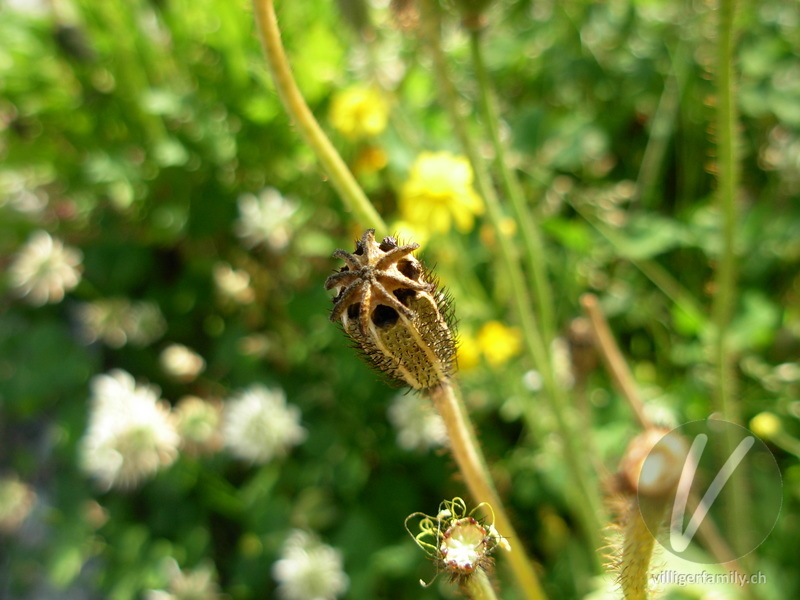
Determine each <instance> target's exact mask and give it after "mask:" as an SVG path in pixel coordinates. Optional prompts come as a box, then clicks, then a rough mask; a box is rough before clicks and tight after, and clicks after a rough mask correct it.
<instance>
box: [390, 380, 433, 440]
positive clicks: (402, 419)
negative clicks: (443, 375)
mask: <svg viewBox="0 0 800 600" xmlns="http://www.w3.org/2000/svg"><path fill="white" fill-rule="evenodd" d="M387 412H388V417H389V422H390V423H391V424H392V425H393V426H394V428H395V430H396V436H397V445H398V446H400V447H401V448H403V449H404V450H430V449H432V448H439V447H442V446H445V445H446V444H447V428H446V427H445V424H444V421H443V420H442V417H441V416H439V415H438V414H437V413H436V412H435V411H434V410H433V408H432V407H431V405H430V403H429V402H427V401H426V399H425V398H423V397H422V396H420V395H419V394H415V393H400V394H397V395H396V396H395V397H394V398H393V399H392V402H391V404H390V405H389V409H388V411H387Z"/></svg>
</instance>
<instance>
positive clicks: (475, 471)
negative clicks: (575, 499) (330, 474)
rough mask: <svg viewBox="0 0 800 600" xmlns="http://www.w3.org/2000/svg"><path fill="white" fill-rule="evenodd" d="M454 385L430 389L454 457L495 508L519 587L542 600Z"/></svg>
mask: <svg viewBox="0 0 800 600" xmlns="http://www.w3.org/2000/svg"><path fill="white" fill-rule="evenodd" d="M453 386H454V384H453V383H452V381H451V380H449V379H446V380H444V381H443V382H442V383H441V384H439V385H438V386H437V387H434V388H432V389H430V390H429V392H428V393H429V394H430V397H431V400H432V401H433V403H434V405H435V407H436V410H437V412H438V413H439V414H440V415H441V417H442V419H443V420H444V422H445V425H446V427H447V435H448V438H449V441H450V451H451V452H452V453H453V458H455V460H456V463H457V464H458V468H459V471H460V472H461V475H462V476H463V477H464V481H465V482H466V484H467V488H468V489H469V492H470V494H471V495H472V499H473V500H474V501H475V502H476V503H480V502H487V503H488V504H489V505H491V507H492V509H493V510H494V525H495V527H496V528H497V531H498V532H499V533H500V535H502V536H504V537H505V538H506V539H507V540H508V543H509V544H510V545H511V553H510V556H509V558H510V562H511V568H512V570H513V571H514V575H515V576H516V578H517V581H518V583H519V586H520V588H521V589H522V590H523V592H524V593H525V598H527V599H528V600H543V599H544V598H545V595H544V592H543V591H542V586H541V584H540V583H539V578H538V577H537V576H536V571H534V569H533V563H532V562H531V560H530V558H528V555H527V554H526V552H525V548H524V546H523V545H522V541H521V540H520V538H519V536H518V535H517V533H516V531H515V530H514V527H513V526H512V524H511V520H510V519H509V518H508V515H507V514H506V510H505V508H504V506H503V504H502V502H501V501H500V496H499V495H498V494H497V490H496V489H495V487H494V483H493V482H492V479H491V476H490V475H489V469H488V467H487V466H486V460H485V459H484V457H483V453H482V452H481V449H480V447H479V446H478V440H477V438H476V437H475V430H474V429H473V427H472V423H471V422H470V420H469V417H468V416H467V411H466V408H465V407H464V403H463V402H462V401H461V398H459V397H458V395H457V393H456V390H455V388H454V387H453Z"/></svg>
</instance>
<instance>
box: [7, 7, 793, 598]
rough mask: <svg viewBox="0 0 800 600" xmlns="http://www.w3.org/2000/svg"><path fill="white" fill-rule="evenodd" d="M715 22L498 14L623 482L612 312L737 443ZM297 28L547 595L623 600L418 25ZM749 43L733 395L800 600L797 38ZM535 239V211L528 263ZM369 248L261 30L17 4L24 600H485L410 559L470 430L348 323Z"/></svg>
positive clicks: (599, 13) (770, 590)
mask: <svg viewBox="0 0 800 600" xmlns="http://www.w3.org/2000/svg"><path fill="white" fill-rule="evenodd" d="M714 8H715V7H714V5H713V3H712V2H704V1H696V2H673V1H668V0H608V1H606V2H602V3H596V2H588V1H585V0H568V1H566V2H554V1H552V0H535V1H528V0H519V1H516V2H511V1H505V0H497V1H496V2H494V3H493V4H491V6H489V7H488V9H487V12H486V13H485V16H486V22H487V24H486V29H485V32H484V36H485V40H486V45H485V52H486V62H487V67H488V70H489V72H490V75H491V78H492V80H493V84H494V86H495V93H496V95H497V98H498V100H499V110H500V113H501V115H502V121H501V123H500V136H501V139H502V140H503V141H504V143H505V144H506V145H507V147H508V153H507V154H508V155H507V160H508V163H509V164H510V165H511V167H512V168H513V170H514V171H515V172H516V174H518V175H519V177H520V180H521V184H522V188H523V192H524V197H525V199H526V202H527V203H528V205H529V207H530V210H531V211H532V212H533V214H534V216H535V218H536V221H537V222H538V223H539V226H540V228H541V231H542V232H543V238H544V244H545V257H546V263H547V264H546V268H547V272H548V273H549V279H550V283H551V285H552V288H553V294H554V298H555V307H556V311H555V317H554V319H555V321H554V325H555V331H556V333H557V335H556V336H555V337H554V339H553V340H552V343H550V346H549V347H550V351H551V356H552V359H553V362H554V365H555V367H554V368H555V369H556V372H557V375H558V381H559V385H561V386H563V387H564V388H567V389H569V390H570V397H571V398H572V400H573V405H572V408H573V410H574V412H575V414H576V415H577V417H576V418H579V419H581V421H580V422H581V423H582V424H583V426H582V427H581V432H582V435H583V436H585V439H586V443H587V444H588V445H590V447H591V449H592V456H593V458H594V459H595V461H596V467H597V469H596V474H597V480H598V482H599V483H600V484H602V482H603V481H604V480H606V478H607V477H608V476H609V474H610V473H613V472H614V471H615V470H616V465H617V463H618V461H619V458H620V456H621V454H622V452H623V450H624V448H625V446H626V445H627V443H628V441H629V440H630V439H631V438H632V437H633V436H634V435H635V434H636V433H637V425H636V422H635V421H634V419H633V416H632V414H631V412H630V409H629V407H628V406H627V405H626V404H625V403H624V402H623V401H622V399H621V397H620V395H619V394H618V393H617V392H616V391H615V390H614V388H613V386H612V385H611V383H610V379H609V378H608V376H607V375H606V374H605V372H604V371H603V370H602V367H601V365H600V364H599V362H598V359H597V356H596V355H595V354H594V352H593V350H592V344H591V337H590V336H589V337H588V339H587V329H586V323H585V321H582V320H581V319H580V317H581V309H580V305H579V302H578V299H579V297H580V296H581V294H583V293H585V292H592V293H594V294H596V295H597V296H598V297H599V299H600V301H601V305H602V307H603V309H604V311H605V313H606V315H607V317H608V319H609V321H610V323H611V327H612V330H613V332H614V335H615V337H616V338H617V340H618V342H619V344H620V346H621V348H622V351H623V354H624V355H625V356H626V358H627V360H628V361H629V364H630V366H631V368H632V369H633V372H634V375H635V378H636V380H637V382H638V384H639V386H640V388H641V393H642V396H643V397H644V399H645V402H646V406H647V410H648V411H650V414H651V416H652V418H653V419H655V420H657V421H658V422H659V423H662V424H664V425H666V426H675V425H678V424H680V423H683V422H686V421H690V420H694V419H703V418H706V417H707V416H708V415H709V414H710V413H711V412H712V410H713V409H712V404H711V401H710V397H711V390H712V388H713V387H714V385H715V380H714V375H713V369H712V366H711V363H710V360H711V359H710V357H709V353H708V339H709V324H708V313H709V307H710V303H711V294H712V293H713V291H714V290H713V284H712V283H713V273H714V266H715V260H716V258H717V256H718V254H719V251H720V247H721V236H720V227H719V219H718V216H719V215H718V214H717V210H716V207H715V204H714V198H713V194H714V190H715V180H714V170H715V165H714V152H715V146H714V140H715V136H714V131H713V127H712V126H711V123H713V120H714V104H715V90H714V86H713V81H712V76H711V74H710V69H711V67H712V66H713V62H714V56H715V45H714V44H715V29H714V27H715V10H714ZM277 10H278V13H279V17H280V24H281V28H282V30H283V39H284V43H285V45H286V47H287V50H288V53H289V56H290V61H291V63H292V65H293V68H294V73H295V76H296V78H297V81H298V84H299V86H300V88H301V89H302V91H303V93H304V95H305V97H306V99H307V101H308V103H309V105H310V106H311V108H312V110H313V112H314V113H315V115H316V116H317V118H318V119H319V121H320V122H321V124H322V126H323V128H324V129H325V130H326V131H327V132H328V133H329V135H330V136H331V138H332V140H333V141H334V144H335V145H336V146H337V148H338V149H339V150H340V152H341V153H342V155H343V156H344V158H345V160H346V161H347V163H348V164H349V165H350V167H351V169H352V170H353V171H354V173H355V175H356V177H357V178H358V180H359V181H360V182H361V184H362V185H363V186H364V189H365V190H366V192H367V194H368V196H369V197H370V199H371V200H372V202H373V203H374V205H375V206H376V208H377V209H378V211H379V212H380V214H381V215H382V216H383V217H384V218H385V219H386V221H387V222H388V223H389V225H390V227H391V228H392V229H391V230H390V231H379V232H378V233H377V236H378V237H379V238H380V237H382V236H384V235H390V234H397V235H398V237H400V238H402V239H406V240H408V239H413V240H415V241H417V242H419V243H421V244H422V251H421V256H422V257H423V259H424V260H425V261H426V263H427V264H428V265H431V266H433V265H436V273H437V275H438V277H439V279H440V280H441V283H442V284H443V285H444V286H446V287H447V288H448V290H449V292H450V294H451V295H452V297H453V299H454V303H455V309H456V317H457V319H458V322H459V323H458V327H459V338H460V349H459V366H460V375H459V380H460V382H461V386H462V388H463V394H464V398H465V401H466V402H467V404H468V406H469V408H470V410H471V414H472V417H473V420H474V422H475V424H476V427H477V429H478V432H479V435H480V438H481V441H482V443H483V445H484V449H485V452H486V455H487V457H488V459H489V462H490V463H491V467H492V471H493V473H494V475H495V478H496V480H497V482H498V487H499V489H500V492H501V495H502V496H503V497H504V498H506V499H507V501H508V504H509V507H510V510H511V512H512V514H513V515H514V516H515V521H516V523H517V525H518V528H519V532H520V534H521V535H522V536H523V537H524V538H525V539H526V541H527V543H528V549H529V551H530V553H531V554H532V556H533V557H534V558H535V559H536V560H537V561H538V562H539V563H540V564H541V567H542V569H541V572H542V579H543V582H544V586H545V589H546V590H547V592H548V594H549V595H550V597H552V598H584V597H587V596H589V595H592V597H596V598H601V597H603V598H604V597H615V595H614V594H613V593H612V594H611V595H609V596H606V595H605V594H606V590H607V589H612V590H613V576H610V577H609V576H606V577H603V576H602V571H601V570H600V569H599V568H598V567H597V563H596V561H595V552H594V548H592V547H591V544H590V543H589V541H588V540H587V538H586V537H585V536H584V534H583V533H582V532H581V530H580V528H579V527H578V526H577V525H576V522H575V515H574V506H572V505H571V503H572V502H573V499H574V494H573V493H572V491H571V490H570V481H569V479H568V477H566V475H565V470H564V464H563V456H562V452H561V449H560V448H561V447H560V443H561V441H562V440H559V439H558V435H557V434H556V433H555V431H556V430H555V428H554V424H553V416H552V415H551V414H550V413H549V411H548V410H547V404H546V403H544V402H543V401H542V398H541V394H542V377H541V374H540V373H538V372H537V371H536V370H534V369H533V365H532V364H531V363H530V361H529V360H528V359H527V358H526V357H525V356H524V355H523V350H522V342H521V334H520V331H519V329H518V328H517V326H516V321H515V316H514V314H513V311H512V310H511V309H510V307H511V302H510V300H509V295H510V290H509V284H508V281H507V280H506V278H505V277H504V273H503V271H502V270H501V269H500V267H499V266H498V265H497V262H496V255H497V236H498V230H497V229H496V228H493V227H491V226H490V225H489V223H488V221H487V219H486V216H485V210H484V207H483V203H482V200H481V198H480V197H479V196H478V195H477V194H476V192H475V191H474V189H473V188H472V173H471V170H470V168H469V165H468V164H467V163H466V161H465V160H464V158H463V157H462V155H461V154H462V151H461V149H460V147H459V144H458V140H457V139H456V138H455V136H454V135H453V132H452V129H451V126H450V121H449V120H448V117H447V115H446V114H445V113H444V112H443V110H442V109H441V107H440V104H439V100H438V96H437V79H436V77H435V76H434V75H433V74H432V71H431V61H430V59H429V57H428V54H427V52H426V48H425V44H424V43H423V42H421V41H420V31H421V27H420V24H419V20H420V15H419V11H418V10H417V6H416V4H415V3H414V2H412V1H411V0H406V1H394V2H391V3H390V2H389V1H388V0H371V1H366V0H363V1H362V0H340V1H339V2H328V1H327V0H306V1H304V2H292V3H287V2H279V3H278V6H277ZM443 10H444V16H443V34H442V35H443V45H444V49H445V51H446V53H447V56H448V58H449V61H450V66H451V69H452V73H453V77H454V80H455V82H456V85H457V86H458V87H459V89H460V90H461V91H462V95H461V96H460V100H461V101H462V102H463V105H464V106H463V107H464V110H465V111H467V112H471V111H474V109H473V108H471V107H472V106H473V104H474V102H475V100H476V98H477V95H478V93H479V90H478V84H477V83H476V79H475V74H474V72H473V70H472V67H471V64H470V62H469V60H468V57H469V45H468V36H467V34H466V33H465V31H464V29H463V28H462V26H461V24H460V17H459V14H458V7H457V6H456V5H455V4H452V5H451V3H449V2H445V3H444V4H443ZM737 23H741V24H743V25H744V24H746V27H744V28H743V29H742V30H741V32H740V36H739V40H738V44H737V50H736V64H735V68H736V72H737V78H738V83H737V91H736V98H737V101H738V108H739V110H740V112H741V115H740V117H741V126H740V128H739V131H738V133H739V146H740V152H741V157H742V169H741V189H740V194H739V202H738V206H737V210H738V215H739V221H738V232H737V243H738V247H737V251H738V253H739V256H740V260H739V263H738V269H739V273H738V290H737V295H736V298H735V299H734V304H735V316H734V318H733V321H732V325H731V329H730V335H731V340H732V344H733V349H734V354H735V376H736V379H737V383H736V392H735V397H736V401H737V402H738V404H739V408H740V412H741V415H742V418H743V422H744V424H748V423H751V426H752V428H753V430H754V431H755V432H756V433H757V434H758V435H759V436H760V437H762V438H763V439H764V440H765V441H767V443H768V444H769V446H770V449H771V450H772V451H773V452H774V454H775V457H776V460H777V462H778V465H779V467H780V469H781V472H782V475H783V482H784V486H783V499H782V501H783V506H782V510H781V514H780V516H779V519H778V524H777V526H776V527H775V529H774V530H773V532H772V534H771V535H770V536H769V537H768V538H767V540H766V541H765V542H764V544H762V545H761V547H760V548H759V549H758V552H757V558H754V562H753V563H752V566H753V569H758V570H760V571H761V572H763V573H765V575H766V578H767V583H766V584H764V585H760V586H758V588H757V589H756V591H755V592H754V593H756V594H757V596H756V597H761V598H787V597H792V596H793V595H795V594H797V593H798V589H800V585H799V582H798V577H799V574H798V571H797V569H796V548H797V539H798V537H800V519H798V516H799V513H798V503H799V502H800V466H798V464H797V460H798V456H799V455H800V439H798V436H800V423H798V419H799V418H800V397H799V392H800V364H799V363H798V356H799V355H798V350H800V272H798V268H797V267H798V259H799V258H800V204H798V195H799V194H800V187H799V186H800V5H798V4H797V3H796V2H785V1H782V0H768V1H765V2H759V3H747V4H743V5H742V6H741V7H740V11H739V18H738V21H737ZM474 120H475V122H476V123H477V122H478V121H479V119H478V118H477V117H475V118H474ZM481 151H482V152H483V154H484V155H485V157H486V158H487V161H488V162H487V164H490V162H491V156H492V150H491V148H490V147H489V146H485V145H482V146H481ZM420 206H428V207H430V208H429V210H420V208H419V207H420ZM517 229H518V227H517V223H516V222H515V220H514V219H513V218H512V217H511V216H510V213H509V216H507V217H506V219H505V220H504V221H503V227H502V228H501V229H500V232H499V235H505V236H510V237H511V238H512V239H514V240H518V236H519V232H518V231H517ZM362 231H363V228H362V227H360V226H359V225H358V224H357V223H355V221H354V219H353V217H352V215H351V214H350V213H349V212H348V211H346V210H345V209H344V207H343V204H342V202H341V201H340V200H339V199H338V198H337V197H336V195H335V193H334V192H333V190H332V188H331V186H330V185H329V183H327V182H326V178H325V177H324V176H323V174H322V172H321V170H320V168H319V167H318V165H317V163H316V160H315V158H314V156H313V154H312V153H311V151H310V150H309V149H308V148H307V147H306V146H305V145H304V144H303V143H302V141H301V140H300V138H299V135H298V133H297V131H296V130H295V129H294V128H293V126H292V124H291V123H290V121H289V119H288V118H287V116H286V115H285V113H284V111H283V109H282V107H281V104H280V102H279V100H278V98H277V96H276V93H275V91H274V88H273V86H272V83H271V81H270V77H269V74H268V72H267V70H266V67H265V63H264V60H263V57H262V54H261V50H260V47H259V44H258V39H257V36H256V35H255V31H254V24H253V14H252V7H251V5H250V3H249V2H247V1H245V0H194V1H191V2H190V1H188V0H102V1H92V0H49V1H47V0H4V1H2V2H0V266H2V276H1V277H0V597H2V598H14V599H20V600H28V599H31V600H33V599H49V598H67V599H75V600H78V599H95V598H98V599H99V598H109V599H113V600H130V599H134V598H147V599H149V600H153V599H161V600H164V599H166V598H176V599H182V600H188V599H190V598H192V599H199V598H202V599H216V598H232V599H242V600H245V599H256V598H273V597H274V598H288V599H289V600H312V599H317V598H330V599H332V598H336V597H340V598H353V599H368V598H387V599H390V598H424V597H428V598H433V597H445V598H447V597H454V595H456V592H455V590H454V589H453V587H452V586H450V585H448V584H447V581H446V578H445V577H441V578H439V580H437V582H436V583H435V584H434V585H433V587H432V588H430V589H422V588H420V586H419V583H418V582H419V580H420V579H424V580H426V581H429V580H430V579H431V578H432V577H433V575H434V574H435V572H436V569H435V566H434V565H433V563H431V562H430V561H427V560H426V559H425V557H424V556H423V554H422V553H421V552H420V551H419V549H418V548H417V547H416V545H415V544H414V543H413V540H412V539H410V537H409V535H408V534H407V533H406V531H405V530H404V527H403V520H404V519H405V517H406V516H407V515H408V514H410V513H412V512H415V511H422V512H426V513H428V514H435V513H436V510H437V507H438V505H439V502H441V500H443V499H445V498H452V497H453V496H459V495H466V491H465V489H464V485H463V482H462V481H461V480H460V478H459V477H458V476H457V475H455V474H454V473H455V469H454V465H453V462H452V459H451V458H450V457H449V456H448V455H447V454H446V452H445V450H444V449H443V445H444V444H445V443H446V438H445V435H444V433H443V429H442V424H441V422H440V421H439V420H438V417H437V416H436V415H435V414H433V412H432V411H431V409H430V407H429V406H428V405H427V404H426V401H424V400H423V399H421V398H419V397H418V396H417V395H415V394H413V393H408V392H406V391H403V390H397V389H393V388H391V387H390V386H388V385H387V384H386V382H384V381H383V380H382V379H381V377H380V376H379V375H378V374H376V373H375V372H373V371H372V370H370V369H369V367H368V366H366V365H365V364H364V363H363V362H362V361H361V360H360V359H359V357H358V356H357V353H356V352H353V351H352V349H351V348H350V345H351V343H350V342H349V341H348V340H347V339H346V338H345V336H344V335H343V334H342V333H341V331H340V330H339V328H338V327H337V326H336V325H334V324H332V323H330V322H329V320H328V314H329V310H330V307H331V301H330V294H329V293H327V292H325V290H324V289H323V283H324V281H325V279H326V277H327V276H328V275H329V274H330V273H331V272H333V270H335V269H338V268H339V267H340V261H337V260H335V259H332V258H331V254H332V252H333V251H334V250H335V249H336V248H344V249H346V250H348V251H352V250H353V249H354V246H353V244H354V240H356V239H358V238H360V237H361V233H362ZM515 243H516V241H515ZM754 419H755V420H754ZM742 518H743V519H746V518H753V519H757V518H758V510H757V506H756V508H755V509H754V510H753V514H752V515H749V516H748V515H743V517H742ZM501 533H502V532H501ZM664 560H665V561H666V560H667V558H666V557H665V558H664ZM498 562H499V563H500V564H498V574H499V576H500V577H499V578H500V579H501V580H502V579H504V578H505V579H508V577H507V572H506V565H504V564H503V562H502V560H500V561H498ZM510 587H511V586H510V585H507V586H506V588H502V587H501V590H504V593H503V594H502V597H504V598H511V599H513V598H514V597H515V596H514V594H513V592H512V591H511V590H510V589H508V588H510ZM662 588H663V589H662V593H663V597H669V598H711V597H713V598H723V597H731V598H734V597H744V596H742V594H743V592H742V590H740V589H738V588H736V587H735V586H728V587H726V586H716V587H713V588H708V587H703V586H687V587H677V586H675V587H670V586H662Z"/></svg>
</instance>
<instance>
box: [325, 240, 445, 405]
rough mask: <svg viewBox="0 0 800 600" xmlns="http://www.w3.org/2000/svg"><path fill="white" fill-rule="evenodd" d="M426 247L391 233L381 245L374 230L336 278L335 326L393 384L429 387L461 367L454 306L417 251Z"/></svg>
mask: <svg viewBox="0 0 800 600" xmlns="http://www.w3.org/2000/svg"><path fill="white" fill-rule="evenodd" d="M418 248H419V244H400V243H399V242H398V241H397V239H395V238H394V237H391V236H387V237H385V238H383V240H381V242H380V243H379V242H377V241H376V240H375V230H374V229H367V230H366V231H365V232H364V235H363V236H361V240H359V241H358V242H356V249H355V251H354V252H353V253H352V254H351V253H349V252H346V251H344V250H341V249H339V250H336V252H334V253H333V257H334V258H340V259H342V260H344V261H345V266H343V267H342V268H341V269H340V270H339V271H338V272H336V273H334V274H333V275H331V276H330V277H328V279H327V281H325V289H326V290H330V289H334V290H335V291H336V296H335V297H334V298H333V310H332V311H331V317H330V318H331V321H333V322H335V323H336V322H339V323H341V325H342V328H343V329H344V331H345V333H347V334H348V335H349V336H350V337H351V338H352V339H353V340H354V341H355V342H356V344H357V346H358V348H359V349H360V350H361V352H362V353H363V355H364V356H365V357H366V358H367V360H368V361H369V362H370V363H371V364H372V365H373V366H375V368H377V369H378V370H379V371H380V372H381V373H383V374H384V375H386V376H387V377H388V379H389V380H390V381H391V382H394V383H396V384H399V385H408V386H411V387H412V388H414V389H417V390H426V389H429V388H432V387H435V386H436V385H438V384H440V383H441V382H443V381H444V380H445V379H446V378H448V377H449V376H450V375H452V373H453V372H454V371H455V368H456V341H455V323H454V319H453V308H452V302H451V299H450V297H449V296H448V294H447V293H446V292H445V291H444V290H442V289H440V288H439V287H438V281H437V279H436V278H435V277H434V276H433V275H432V274H431V273H430V271H428V270H427V269H426V268H425V267H424V266H423V264H422V263H421V262H420V261H419V259H417V258H416V257H415V256H414V255H413V254H412V253H413V252H414V251H415V250H417V249H418Z"/></svg>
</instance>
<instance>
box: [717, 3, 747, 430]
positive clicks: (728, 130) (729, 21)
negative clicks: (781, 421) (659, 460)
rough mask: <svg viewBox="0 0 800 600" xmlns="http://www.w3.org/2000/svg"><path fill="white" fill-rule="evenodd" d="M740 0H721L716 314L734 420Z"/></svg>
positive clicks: (721, 396) (722, 383) (721, 371)
mask: <svg viewBox="0 0 800 600" xmlns="http://www.w3.org/2000/svg"><path fill="white" fill-rule="evenodd" d="M734 5H735V3H734V0H721V1H720V7H719V31H718V38H719V39H718V48H717V51H718V57H717V59H718V63H717V71H718V72H717V88H718V92H717V93H718V101H717V102H718V108H717V123H716V128H717V167H718V174H717V184H718V190H717V201H718V205H719V211H720V216H721V218H722V254H721V256H720V257H719V259H718V261H717V263H716V272H715V286H714V288H715V293H714V302H713V305H712V318H713V322H714V328H715V336H714V343H715V348H714V350H715V353H714V355H715V359H716V366H717V375H718V377H719V381H718V382H717V394H716V398H715V399H716V402H717V406H716V408H717V410H719V411H721V412H722V415H723V416H724V417H725V418H726V419H728V420H730V421H734V422H737V423H738V422H739V421H740V420H741V419H740V415H739V411H738V410H737V406H736V404H735V403H734V401H733V391H734V387H735V384H734V382H733V377H732V376H731V375H732V372H731V371H732V369H731V362H732V361H731V358H732V357H731V352H730V349H729V336H728V335H727V331H728V330H729V326H730V322H731V318H732V316H733V310H734V303H735V298H736V267H737V258H736V251H735V247H734V245H735V243H736V231H737V228H736V189H737V187H738V182H739V165H738V156H737V151H736V150H737V148H736V122H737V116H736V106H735V104H734V97H733V94H734V92H733V77H734V76H733V17H734V12H735V10H734Z"/></svg>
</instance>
